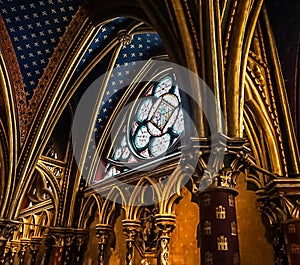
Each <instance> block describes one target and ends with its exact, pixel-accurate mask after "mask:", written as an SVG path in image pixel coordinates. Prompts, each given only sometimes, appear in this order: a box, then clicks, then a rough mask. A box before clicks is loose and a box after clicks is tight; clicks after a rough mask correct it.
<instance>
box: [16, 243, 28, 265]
mask: <svg viewBox="0 0 300 265" xmlns="http://www.w3.org/2000/svg"><path fill="white" fill-rule="evenodd" d="M29 246H30V239H28V238H21V240H20V250H19V253H18V256H19V264H20V265H24V263H25V257H26V253H27V250H28V248H29Z"/></svg>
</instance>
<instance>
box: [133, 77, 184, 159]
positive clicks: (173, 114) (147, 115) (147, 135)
mask: <svg viewBox="0 0 300 265" xmlns="http://www.w3.org/2000/svg"><path fill="white" fill-rule="evenodd" d="M151 91H152V92H151V93H149V92H148V93H147V97H146V98H144V99H142V100H141V103H140V104H139V106H138V108H137V111H136V112H135V115H134V116H135V121H134V122H133V125H132V130H131V133H130V137H131V140H132V145H133V148H134V152H135V153H136V154H137V155H139V156H141V157H144V158H150V157H157V156H160V155H162V154H164V153H166V152H167V150H168V149H169V147H170V146H171V145H172V144H173V143H174V142H175V140H176V139H177V138H178V137H179V135H180V134H181V133H182V132H183V130H184V121H183V111H182V108H181V100H180V97H179V89H178V87H177V86H176V85H174V84H173V80H172V78H171V77H165V78H163V79H162V80H161V81H160V82H158V84H157V85H156V86H155V87H154V88H153V89H151Z"/></svg>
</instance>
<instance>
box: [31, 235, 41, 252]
mask: <svg viewBox="0 0 300 265" xmlns="http://www.w3.org/2000/svg"><path fill="white" fill-rule="evenodd" d="M42 240H43V238H42V237H32V238H31V242H30V251H32V252H34V251H38V250H39V247H40V245H41V243H42Z"/></svg>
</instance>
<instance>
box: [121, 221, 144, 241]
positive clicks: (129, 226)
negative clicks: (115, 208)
mask: <svg viewBox="0 0 300 265" xmlns="http://www.w3.org/2000/svg"><path fill="white" fill-rule="evenodd" d="M122 224H123V231H124V234H125V238H126V241H135V238H136V236H137V234H138V233H139V232H140V227H141V226H140V222H139V221H137V220H123V221H122Z"/></svg>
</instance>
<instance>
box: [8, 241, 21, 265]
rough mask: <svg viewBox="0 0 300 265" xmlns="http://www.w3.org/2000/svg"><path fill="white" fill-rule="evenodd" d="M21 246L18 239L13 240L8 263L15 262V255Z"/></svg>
mask: <svg viewBox="0 0 300 265" xmlns="http://www.w3.org/2000/svg"><path fill="white" fill-rule="evenodd" d="M19 247H20V242H19V241H18V240H11V248H10V255H9V258H8V264H14V262H15V257H16V254H17V252H18V249H19Z"/></svg>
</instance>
